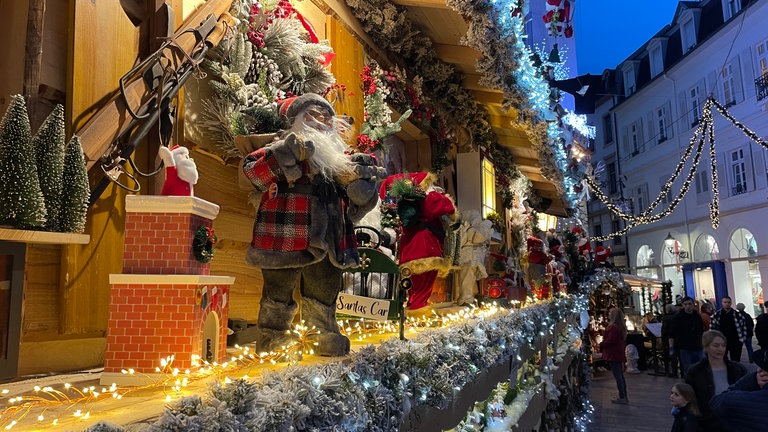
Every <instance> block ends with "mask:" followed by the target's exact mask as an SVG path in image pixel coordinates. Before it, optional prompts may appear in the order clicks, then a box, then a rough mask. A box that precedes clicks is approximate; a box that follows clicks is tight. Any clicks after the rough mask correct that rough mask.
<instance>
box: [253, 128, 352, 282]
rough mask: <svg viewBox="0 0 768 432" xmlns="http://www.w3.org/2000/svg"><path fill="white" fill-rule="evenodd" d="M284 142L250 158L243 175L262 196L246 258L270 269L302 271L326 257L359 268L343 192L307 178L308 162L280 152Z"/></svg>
mask: <svg viewBox="0 0 768 432" xmlns="http://www.w3.org/2000/svg"><path fill="white" fill-rule="evenodd" d="M281 145H282V142H281V141H278V142H277V143H274V144H272V145H271V146H267V147H263V148H260V149H258V150H256V151H254V152H252V153H251V154H249V155H248V156H247V157H246V158H245V161H244V163H243V172H244V173H245V176H246V177H247V178H249V179H250V180H251V183H252V184H253V186H254V187H255V188H256V190H257V192H261V193H262V196H261V202H260V205H259V207H258V211H257V215H256V221H255V223H254V225H253V238H252V241H251V245H250V247H249V248H248V252H247V254H246V260H247V261H248V262H249V263H250V264H252V265H255V266H257V267H261V268H266V269H275V268H289V267H302V266H305V265H307V264H312V263H315V262H318V261H320V260H322V259H323V258H325V256H326V255H327V256H328V257H329V258H330V260H331V262H332V263H333V264H334V265H336V266H337V267H340V268H345V267H350V266H356V265H359V262H360V256H359V254H358V252H357V245H356V242H355V238H354V232H353V227H352V222H351V221H350V220H349V218H348V217H347V214H346V213H347V211H346V208H347V202H346V201H347V200H346V198H345V195H344V190H343V189H341V188H339V187H336V186H335V185H333V184H330V183H325V184H323V183H322V179H321V178H320V177H319V176H316V177H315V179H314V181H310V179H309V178H308V177H307V176H306V175H305V174H306V172H307V166H306V163H301V164H296V162H295V160H294V159H293V158H292V157H290V155H289V154H288V153H287V152H286V151H285V149H283V148H281Z"/></svg>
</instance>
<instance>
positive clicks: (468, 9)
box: [347, 0, 579, 208]
mask: <svg viewBox="0 0 768 432" xmlns="http://www.w3.org/2000/svg"><path fill="white" fill-rule="evenodd" d="M347 3H348V4H349V6H350V7H351V8H352V10H353V13H354V14H355V17H356V18H357V19H358V20H360V21H361V24H362V26H363V29H364V30H365V31H366V33H367V34H368V35H369V36H371V38H372V39H373V40H374V41H375V42H376V44H377V45H378V46H379V47H382V48H384V49H387V50H389V51H391V52H393V53H395V54H396V55H397V56H398V57H400V58H403V59H404V60H405V61H406V63H407V64H408V65H409V68H410V69H411V70H413V71H415V72H416V73H418V74H419V75H421V76H423V77H425V78H424V79H425V90H426V91H428V93H429V94H430V96H432V97H433V98H434V99H435V100H436V101H439V102H440V103H439V106H440V108H441V110H442V111H443V112H445V113H446V115H447V116H448V117H449V118H450V121H451V124H454V125H458V126H459V127H463V128H466V129H467V130H468V131H469V133H470V135H471V137H472V142H473V144H475V145H478V146H482V147H485V148H487V149H489V150H490V152H491V154H492V155H498V154H499V153H506V151H505V150H501V149H500V148H499V147H500V146H499V145H498V143H497V140H496V137H495V134H494V133H493V131H492V129H491V126H490V122H489V117H488V113H487V111H486V110H484V109H482V107H480V106H479V105H478V104H477V103H476V102H475V101H474V100H473V98H472V97H471V95H470V94H469V92H467V91H466V90H465V89H464V88H462V87H461V86H460V85H459V81H460V80H459V79H458V78H457V74H456V72H455V71H454V70H453V67H451V66H449V65H447V64H445V63H443V62H442V61H441V60H440V59H439V58H437V56H436V54H435V53H434V50H432V42H431V40H430V39H429V38H427V37H426V36H424V35H422V34H421V33H420V32H419V31H418V29H416V28H415V26H414V25H413V24H412V23H411V22H410V21H409V20H408V18H407V17H406V13H405V9H404V8H402V7H399V6H397V5H393V4H391V3H390V2H388V1H386V0H365V1H363V0H350V1H348V2H347ZM447 4H448V6H450V7H452V8H453V9H454V10H456V11H457V12H459V13H460V14H461V15H462V16H464V17H465V19H466V20H468V21H469V25H470V30H469V33H468V34H467V35H466V36H465V38H464V39H463V42H464V43H466V44H467V45H469V46H472V47H474V48H476V49H478V50H479V51H481V53H483V56H482V58H481V59H480V60H479V61H478V70H480V71H481V72H482V73H483V74H484V81H483V83H484V84H486V85H489V86H491V87H494V88H499V89H501V90H502V91H503V92H504V96H505V100H504V106H505V107H507V108H515V109H516V110H517V111H518V113H519V119H518V123H517V124H516V125H515V126H517V127H520V128H521V129H523V130H524V131H526V133H527V134H528V137H529V140H530V141H531V142H532V143H533V144H534V146H535V148H536V151H537V153H538V154H539V156H540V157H539V161H540V168H541V170H542V175H543V176H544V177H546V178H547V179H549V180H550V181H552V183H553V184H554V185H555V186H556V188H557V191H558V193H559V195H560V196H562V197H564V198H565V200H566V202H567V203H568V204H569V205H570V206H571V207H573V208H576V206H575V205H574V204H575V200H576V198H577V197H576V194H575V192H574V191H573V186H575V185H576V184H577V183H579V181H577V180H576V179H571V178H570V177H568V176H566V175H565V174H564V171H565V169H566V166H567V163H568V160H567V155H566V154H565V149H564V145H563V140H562V138H561V136H560V135H561V134H560V132H559V126H558V125H557V123H554V122H552V123H547V122H544V121H542V120H543V119H544V118H545V117H548V116H551V112H550V111H551V110H549V108H547V105H548V104H549V95H550V89H549V86H548V84H547V83H546V82H545V81H544V80H543V78H542V77H541V76H538V75H537V74H536V73H535V72H534V71H533V66H532V62H531V60H530V55H531V53H530V51H529V50H528V49H527V48H526V47H525V45H524V44H523V43H522V39H521V38H522V31H523V29H522V26H521V21H520V19H521V18H519V17H518V18H516V21H515V20H514V19H507V16H510V17H512V18H515V15H514V13H513V12H512V11H511V10H509V9H505V7H504V6H503V5H500V4H498V3H497V2H495V1H491V0H487V1H474V0H454V1H448V2H447ZM503 14H506V15H503ZM502 15H503V16H502ZM489 41H495V43H490V42H489ZM545 111H546V112H545ZM506 162H509V161H508V160H504V159H502V158H499V160H494V163H495V165H496V166H497V167H498V166H502V168H501V170H502V171H507V172H508V173H510V174H512V173H514V176H516V175H520V173H519V171H517V168H516V167H515V166H514V165H513V164H511V165H512V166H511V167H503V165H504V164H505V163H506ZM505 177H510V176H505ZM512 177H513V176H512ZM499 186H500V187H499V192H500V193H501V194H502V199H503V200H505V201H508V199H507V198H508V197H505V196H504V195H505V194H506V195H511V192H510V191H508V190H507V188H506V186H507V185H504V184H499ZM524 192H526V193H527V194H528V195H529V196H531V194H530V191H524Z"/></svg>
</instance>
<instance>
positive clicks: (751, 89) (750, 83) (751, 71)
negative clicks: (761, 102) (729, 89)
mask: <svg viewBox="0 0 768 432" xmlns="http://www.w3.org/2000/svg"><path fill="white" fill-rule="evenodd" d="M739 57H740V58H741V63H742V67H741V75H742V81H743V82H744V84H743V88H744V98H745V99H748V98H753V97H755V96H756V95H757V93H756V90H755V66H754V62H753V61H752V48H750V47H747V48H746V49H745V50H744V51H742V52H741V55H740V56H739Z"/></svg>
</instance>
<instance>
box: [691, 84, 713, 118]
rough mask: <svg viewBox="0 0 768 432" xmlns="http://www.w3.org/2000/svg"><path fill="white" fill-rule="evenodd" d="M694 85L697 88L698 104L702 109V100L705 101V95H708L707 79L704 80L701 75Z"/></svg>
mask: <svg viewBox="0 0 768 432" xmlns="http://www.w3.org/2000/svg"><path fill="white" fill-rule="evenodd" d="M696 86H697V87H698V88H699V104H700V105H699V106H700V107H701V109H702V110H703V109H704V102H706V100H707V97H709V92H710V89H708V88H707V80H705V79H704V78H703V77H702V78H701V79H700V80H699V82H698V83H696ZM694 120H696V119H694Z"/></svg>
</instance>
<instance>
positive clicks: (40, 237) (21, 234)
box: [0, 228, 91, 244]
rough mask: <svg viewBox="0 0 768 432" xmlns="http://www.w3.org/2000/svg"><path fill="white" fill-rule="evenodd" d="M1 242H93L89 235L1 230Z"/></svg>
mask: <svg viewBox="0 0 768 432" xmlns="http://www.w3.org/2000/svg"><path fill="white" fill-rule="evenodd" d="M0 240H6V241H11V242H17V243H39V244H88V243H90V241H91V236H89V235H88V234H75V233H59V232H50V231H31V230H20V229H9V228H0Z"/></svg>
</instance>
